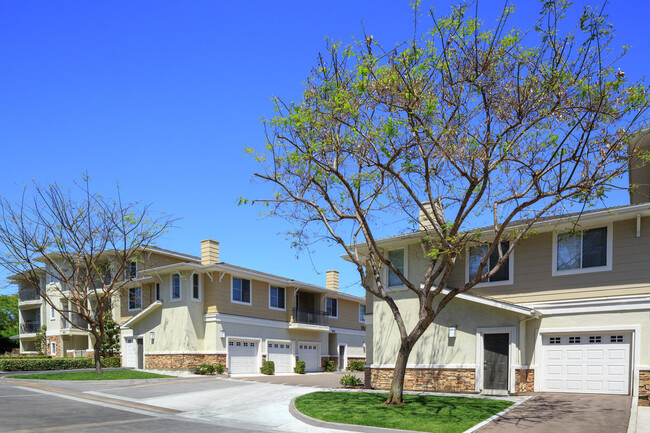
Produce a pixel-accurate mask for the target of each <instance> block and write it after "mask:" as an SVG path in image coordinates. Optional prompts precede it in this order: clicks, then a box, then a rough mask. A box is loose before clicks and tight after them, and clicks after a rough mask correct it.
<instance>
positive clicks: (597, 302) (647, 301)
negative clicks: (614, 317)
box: [522, 295, 650, 316]
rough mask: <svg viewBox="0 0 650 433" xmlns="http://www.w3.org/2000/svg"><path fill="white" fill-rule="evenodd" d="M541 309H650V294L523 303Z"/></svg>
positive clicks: (556, 311) (545, 311)
mask: <svg viewBox="0 0 650 433" xmlns="http://www.w3.org/2000/svg"><path fill="white" fill-rule="evenodd" d="M522 305H526V306H528V307H533V308H535V309H537V310H539V311H540V312H541V313H542V314H543V315H549V316H550V315H557V314H579V313H595V312H605V311H630V310H650V296H649V295H632V296H618V297H609V298H590V299H577V300H571V301H546V302H536V303H530V304H522Z"/></svg>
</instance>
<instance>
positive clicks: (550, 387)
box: [541, 333, 631, 395]
mask: <svg viewBox="0 0 650 433" xmlns="http://www.w3.org/2000/svg"><path fill="white" fill-rule="evenodd" d="M630 340H631V335H630V334H625V333H594V334H576V335H550V334H548V335H544V336H543V337H542V359H543V363H544V365H543V373H542V374H543V377H542V386H541V388H542V391H547V392H575V393H592V394H623V395H627V394H629V392H630Z"/></svg>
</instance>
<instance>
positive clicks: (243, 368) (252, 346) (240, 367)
mask: <svg viewBox="0 0 650 433" xmlns="http://www.w3.org/2000/svg"><path fill="white" fill-rule="evenodd" d="M228 357H229V361H228V372H229V373H231V374H255V373H259V371H257V342H255V341H245V340H230V341H229V342H228Z"/></svg>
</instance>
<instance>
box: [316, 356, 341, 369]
mask: <svg viewBox="0 0 650 433" xmlns="http://www.w3.org/2000/svg"><path fill="white" fill-rule="evenodd" d="M327 361H334V369H335V370H338V368H339V357H338V356H321V357H320V367H321V369H322V370H323V371H326V370H325V366H326V365H327Z"/></svg>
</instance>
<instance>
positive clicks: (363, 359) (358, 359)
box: [347, 357, 366, 369]
mask: <svg viewBox="0 0 650 433" xmlns="http://www.w3.org/2000/svg"><path fill="white" fill-rule="evenodd" d="M354 361H361V362H363V363H364V364H365V362H366V358H358V357H351V358H348V366H347V367H348V369H350V363H351V362H354Z"/></svg>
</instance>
